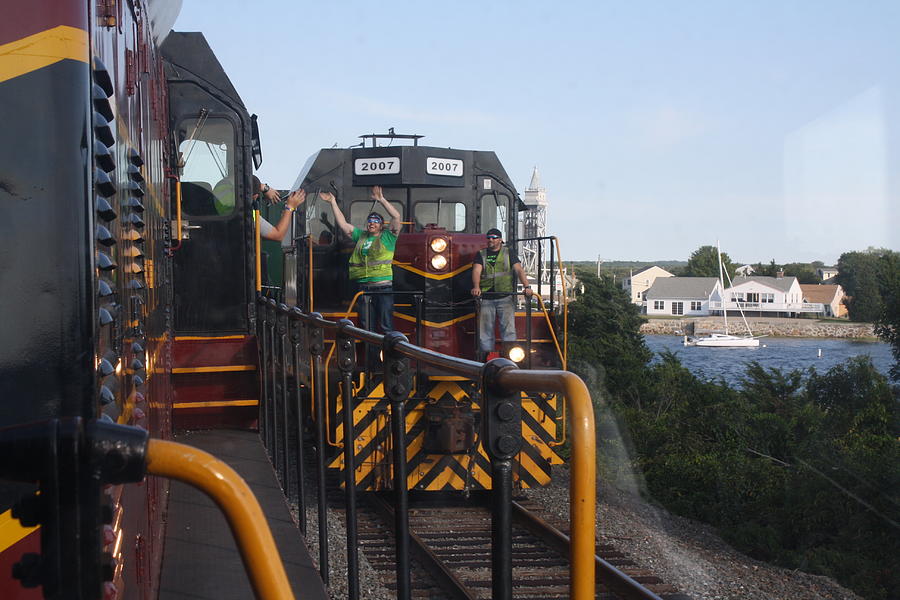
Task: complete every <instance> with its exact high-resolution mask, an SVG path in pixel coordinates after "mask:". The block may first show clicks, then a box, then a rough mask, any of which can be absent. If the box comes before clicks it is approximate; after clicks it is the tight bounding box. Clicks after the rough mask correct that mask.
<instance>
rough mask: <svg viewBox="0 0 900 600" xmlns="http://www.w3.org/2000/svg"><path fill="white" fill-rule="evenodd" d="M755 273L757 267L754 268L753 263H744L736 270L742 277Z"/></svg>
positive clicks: (735, 272) (736, 273)
mask: <svg viewBox="0 0 900 600" xmlns="http://www.w3.org/2000/svg"><path fill="white" fill-rule="evenodd" d="M754 273H756V269H754V268H753V265H742V266H740V267H738V268H737V269H735V270H734V274H735V275H740V276H741V277H749V276H751V275H753V274H754Z"/></svg>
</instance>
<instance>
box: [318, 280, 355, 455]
mask: <svg viewBox="0 0 900 600" xmlns="http://www.w3.org/2000/svg"><path fill="white" fill-rule="evenodd" d="M364 293H365V292H356V295H354V296H353V299H352V300H350V306H349V307H347V312H345V313H344V316H343V318H344V319H346V318H347V317H349V316H350V313H351V312H353V307H354V306H355V305H356V301H357V300H358V299H359V297H360V296H362V295H363V294H364ZM334 347H335V344H332V345H331V350H329V351H328V356H326V357H325V373H326V375H325V441H326V442H328V445H329V446H334V447H335V448H343V447H344V443H343V442H336V441H332V439H331V438H330V437H329V435H331V411H329V410H328V375H327V373H328V363H329V362H331V357H332V356H333V355H334ZM313 392H315V390H313ZM344 437H347V432H346V431H345V432H344Z"/></svg>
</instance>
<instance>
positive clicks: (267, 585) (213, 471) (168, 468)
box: [147, 439, 294, 600]
mask: <svg viewBox="0 0 900 600" xmlns="http://www.w3.org/2000/svg"><path fill="white" fill-rule="evenodd" d="M147 472H148V473H149V474H151V475H158V476H161V477H168V478H170V479H177V480H178V481H183V482H184V483H187V484H189V485H192V486H194V487H195V488H197V489H199V490H201V491H203V492H204V493H205V494H206V495H208V496H209V497H210V498H212V500H213V501H214V502H215V503H216V504H217V505H218V506H219V508H220V509H222V512H224V513H225V518H226V519H227V520H228V525H229V526H230V527H231V532H232V533H233V534H234V537H235V540H236V541H237V546H238V550H239V551H240V553H241V559H242V560H243V561H244V568H246V569H247V574H248V576H249V577H250V583H251V585H252V586H253V591H254V593H255V595H256V597H257V598H259V599H260V600H293V598H294V593H293V592H292V591H291V586H290V583H288V578H287V574H286V573H285V571H284V565H283V564H282V562H281V555H280V554H279V553H278V548H277V547H276V546H275V540H274V539H273V538H272V532H271V531H270V530H269V525H268V522H267V521H266V516H265V514H263V511H262V509H261V508H260V506H259V502H257V500H256V497H255V496H254V495H253V492H252V491H251V490H250V488H249V487H248V486H247V484H246V483H245V482H244V480H243V479H241V477H240V476H239V475H238V474H237V473H235V471H234V470H233V469H232V468H231V467H229V466H228V465H227V464H225V463H223V462H222V461H220V460H218V459H217V458H216V457H214V456H213V455H211V454H208V453H206V452H203V451H202V450H198V449H196V448H192V447H190V446H186V445H184V444H179V443H177V442H169V441H165V440H156V439H151V440H150V441H149V442H148V445H147Z"/></svg>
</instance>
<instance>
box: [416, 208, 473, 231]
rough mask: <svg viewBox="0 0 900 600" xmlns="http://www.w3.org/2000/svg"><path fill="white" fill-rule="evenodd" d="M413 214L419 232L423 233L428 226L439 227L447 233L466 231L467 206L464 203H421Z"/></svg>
mask: <svg viewBox="0 0 900 600" xmlns="http://www.w3.org/2000/svg"><path fill="white" fill-rule="evenodd" d="M438 207H440V210H439V209H438ZM413 212H414V214H415V218H416V230H417V231H421V230H422V229H424V228H425V226H426V225H437V226H438V227H443V228H444V229H446V230H447V231H465V229H466V205H465V204H463V203H462V202H441V203H438V202H419V203H417V204H416V206H415V208H414V209H413Z"/></svg>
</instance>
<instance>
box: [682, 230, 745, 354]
mask: <svg viewBox="0 0 900 600" xmlns="http://www.w3.org/2000/svg"><path fill="white" fill-rule="evenodd" d="M716 253H717V254H718V256H719V283H720V284H722V315H723V316H724V317H725V333H710V334H708V335H703V336H688V335H686V336H684V345H685V346H706V347H709V348H758V347H759V339H758V338H755V337H753V332H751V331H750V324H749V323H747V317H745V316H744V311H743V310H742V309H741V305H740V303H738V310H739V311H740V313H741V319H743V320H744V327H746V328H747V335H744V336H739V335H731V334H730V333H728V308H727V306H726V304H725V289H726V288H725V280H724V279H723V275H722V274H723V272H724V268H723V267H722V250H721V249H720V248H719V242H718V240H717V241H716ZM725 276H726V277H728V285H729V287H731V276H730V275H728V273H727V272H725Z"/></svg>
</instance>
